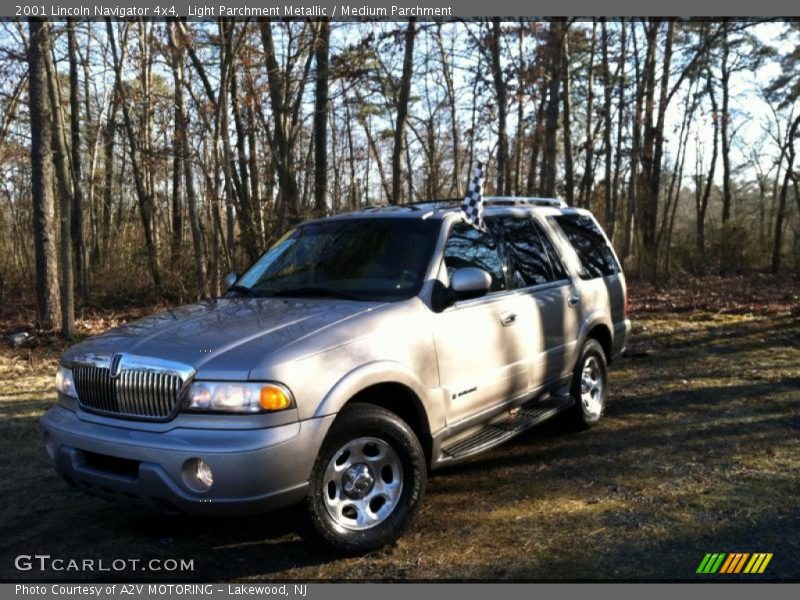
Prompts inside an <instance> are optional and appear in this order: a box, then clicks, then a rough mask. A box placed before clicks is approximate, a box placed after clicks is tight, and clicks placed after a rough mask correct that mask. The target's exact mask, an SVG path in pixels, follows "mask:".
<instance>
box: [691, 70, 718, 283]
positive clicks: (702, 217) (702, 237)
mask: <svg viewBox="0 0 800 600" xmlns="http://www.w3.org/2000/svg"><path fill="white" fill-rule="evenodd" d="M707 90H708V98H709V100H711V111H712V119H713V121H714V142H713V144H712V146H711V164H710V165H709V167H708V175H707V176H706V182H705V186H704V188H703V195H702V197H701V198H700V201H699V204H698V205H697V237H696V244H697V255H698V272H699V273H700V274H703V273H704V272H705V270H706V212H707V211H708V202H709V199H710V198H711V187H712V186H713V185H714V173H715V172H716V169H717V157H718V155H719V122H720V115H719V106H718V104H717V97H716V95H715V94H714V83H713V82H712V80H711V74H710V73H709V75H708V83H707Z"/></svg>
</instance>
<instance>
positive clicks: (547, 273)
mask: <svg viewBox="0 0 800 600" xmlns="http://www.w3.org/2000/svg"><path fill="white" fill-rule="evenodd" d="M492 221H493V223H491V225H490V226H491V227H494V228H495V229H497V230H498V231H501V232H502V236H503V241H504V242H505V252H506V255H507V257H508V263H509V265H508V266H509V269H510V272H511V287H513V288H524V287H529V286H532V285H540V284H542V283H547V282H549V281H553V279H554V278H553V273H552V271H551V268H550V259H549V257H548V256H547V251H546V250H545V246H544V244H543V243H542V238H541V237H540V236H539V231H538V230H537V228H536V226H535V224H534V222H533V221H531V219H530V218H528V217H512V216H507V217H499V218H495V219H492Z"/></svg>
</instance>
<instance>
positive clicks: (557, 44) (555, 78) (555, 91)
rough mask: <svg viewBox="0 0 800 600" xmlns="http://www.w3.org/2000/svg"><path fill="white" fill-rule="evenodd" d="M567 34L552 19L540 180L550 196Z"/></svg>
mask: <svg viewBox="0 0 800 600" xmlns="http://www.w3.org/2000/svg"><path fill="white" fill-rule="evenodd" d="M564 35H565V32H564V25H563V23H562V22H561V21H559V20H557V19H553V20H552V21H550V39H549V40H548V43H547V46H548V53H549V59H550V69H549V71H550V84H549V89H548V95H549V99H548V103H547V117H546V119H547V122H546V129H545V137H544V157H543V163H542V172H541V178H540V182H539V190H540V191H539V194H540V195H541V196H546V197H548V198H553V197H555V195H556V157H557V148H556V137H557V135H558V106H559V104H560V100H561V97H560V94H559V90H560V89H561V72H562V62H563V61H562V57H561V50H562V46H563V40H562V36H564Z"/></svg>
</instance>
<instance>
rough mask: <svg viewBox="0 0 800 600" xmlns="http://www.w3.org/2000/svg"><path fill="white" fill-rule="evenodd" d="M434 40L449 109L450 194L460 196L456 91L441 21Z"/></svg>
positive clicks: (459, 139) (459, 150) (459, 141)
mask: <svg viewBox="0 0 800 600" xmlns="http://www.w3.org/2000/svg"><path fill="white" fill-rule="evenodd" d="M436 42H437V45H438V47H439V58H440V60H441V62H442V75H443V76H444V83H445V90H446V91H447V107H448V109H449V111H450V136H451V137H452V138H453V140H452V142H453V183H452V186H451V189H450V195H452V194H453V193H455V195H456V197H458V198H460V197H461V195H462V191H463V184H462V182H461V134H460V132H459V129H458V110H457V108H456V91H455V86H454V84H453V74H452V73H451V71H450V58H449V53H448V52H446V51H445V48H444V41H443V40H442V23H441V22H437V24H436Z"/></svg>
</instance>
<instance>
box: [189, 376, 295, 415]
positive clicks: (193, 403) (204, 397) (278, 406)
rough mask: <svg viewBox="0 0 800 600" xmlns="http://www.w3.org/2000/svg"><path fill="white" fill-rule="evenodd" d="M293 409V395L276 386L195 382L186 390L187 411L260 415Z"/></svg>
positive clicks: (270, 384)
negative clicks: (187, 397) (187, 394)
mask: <svg viewBox="0 0 800 600" xmlns="http://www.w3.org/2000/svg"><path fill="white" fill-rule="evenodd" d="M293 405H294V400H293V399H292V393H291V392H290V391H289V390H288V389H287V388H285V387H284V386H282V385H279V384H277V383H234V382H214V381H196V382H194V383H193V384H192V385H191V386H189V399H188V404H187V410H192V411H209V412H233V413H259V412H273V411H276V410H283V409H285V408H290V407H291V406H293Z"/></svg>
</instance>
